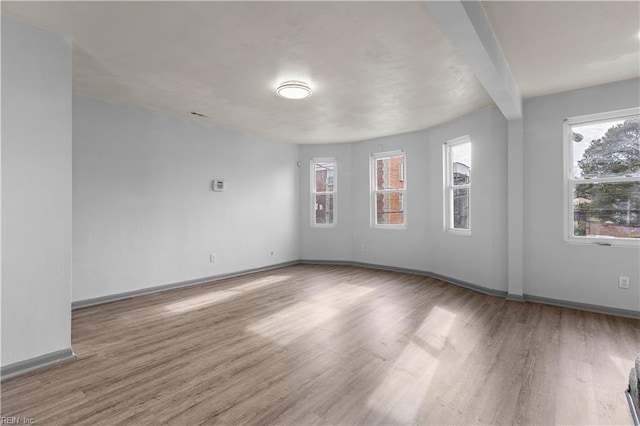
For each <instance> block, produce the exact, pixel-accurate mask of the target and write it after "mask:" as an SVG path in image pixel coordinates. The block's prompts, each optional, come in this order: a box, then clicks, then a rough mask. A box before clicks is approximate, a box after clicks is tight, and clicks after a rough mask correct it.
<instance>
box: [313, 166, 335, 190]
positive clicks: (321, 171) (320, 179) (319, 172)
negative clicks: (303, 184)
mask: <svg viewBox="0 0 640 426" xmlns="http://www.w3.org/2000/svg"><path fill="white" fill-rule="evenodd" d="M315 168H316V169H315V175H316V190H315V192H332V191H333V186H334V182H333V175H334V171H335V163H315Z"/></svg>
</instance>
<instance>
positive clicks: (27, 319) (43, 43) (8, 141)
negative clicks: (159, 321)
mask: <svg viewBox="0 0 640 426" xmlns="http://www.w3.org/2000/svg"><path fill="white" fill-rule="evenodd" d="M71 103H72V99H71V43H70V42H69V41H68V40H65V39H63V38H61V37H58V36H55V35H53V34H51V33H48V32H46V31H43V30H40V29H37V28H34V27H31V26H28V25H25V24H22V23H20V22H19V21H16V20H14V19H11V18H8V17H6V16H2V365H3V366H6V365H9V364H13V363H16V362H19V361H24V360H27V359H30V358H35V357H39V356H42V355H46V354H50V353H52V352H57V351H61V350H66V349H69V348H70V347H71V132H72V130H71V117H72V116H71V114H72V109H71Z"/></svg>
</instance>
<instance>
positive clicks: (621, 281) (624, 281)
mask: <svg viewBox="0 0 640 426" xmlns="http://www.w3.org/2000/svg"><path fill="white" fill-rule="evenodd" d="M618 287H620V288H629V277H623V276H622V275H620V276H619V277H618Z"/></svg>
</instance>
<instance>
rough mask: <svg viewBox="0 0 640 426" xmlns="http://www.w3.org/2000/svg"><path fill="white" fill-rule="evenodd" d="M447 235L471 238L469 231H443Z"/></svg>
mask: <svg viewBox="0 0 640 426" xmlns="http://www.w3.org/2000/svg"><path fill="white" fill-rule="evenodd" d="M444 232H445V233H447V234H451V235H460V236H464V237H470V236H471V230H470V229H450V228H449V229H445V231H444Z"/></svg>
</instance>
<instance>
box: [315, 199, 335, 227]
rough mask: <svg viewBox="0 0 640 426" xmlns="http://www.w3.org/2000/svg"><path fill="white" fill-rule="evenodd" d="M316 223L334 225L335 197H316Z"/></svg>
mask: <svg viewBox="0 0 640 426" xmlns="http://www.w3.org/2000/svg"><path fill="white" fill-rule="evenodd" d="M315 205H316V208H315V210H316V223H317V224H321V223H329V224H330V223H333V195H331V194H327V195H316V199H315Z"/></svg>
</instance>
